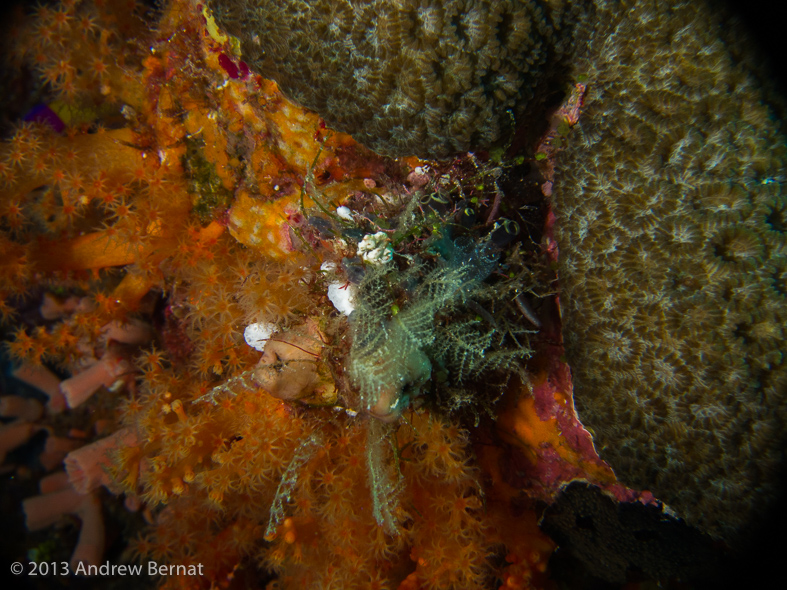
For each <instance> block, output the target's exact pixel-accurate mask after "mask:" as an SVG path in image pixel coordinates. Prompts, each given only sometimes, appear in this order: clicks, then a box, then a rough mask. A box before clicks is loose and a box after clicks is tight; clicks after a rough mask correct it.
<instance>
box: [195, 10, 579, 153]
mask: <svg viewBox="0 0 787 590" xmlns="http://www.w3.org/2000/svg"><path fill="white" fill-rule="evenodd" d="M209 4H210V7H211V10H212V12H213V14H214V16H215V17H216V20H217V21H218V22H219V23H220V24H221V25H222V27H223V28H224V29H225V30H227V31H228V32H229V33H231V34H232V35H234V36H236V37H237V38H238V39H240V41H241V48H242V52H243V57H244V59H245V60H246V61H247V62H248V63H249V65H251V66H252V67H253V68H254V69H255V70H256V71H257V72H259V73H261V74H263V75H265V76H266V77H269V78H272V79H274V80H276V82H277V83H278V84H279V86H280V87H281V89H282V91H283V92H284V93H285V94H287V95H288V96H289V97H290V98H291V99H293V100H295V101H296V102H299V103H300V104H302V105H303V106H306V107H308V108H310V109H312V110H314V111H316V112H318V113H319V114H320V115H321V116H322V117H323V118H324V119H325V121H326V122H327V123H328V125H330V126H331V127H333V128H334V129H337V130H339V131H344V132H346V133H350V134H351V135H352V136H353V137H354V138H355V139H356V140H358V141H360V142H361V143H363V144H365V145H366V146H367V147H369V148H371V149H373V150H375V151H377V152H379V153H382V154H386V155H391V156H402V155H407V156H409V155H418V156H422V157H437V158H439V157H444V156H447V155H450V154H453V153H456V152H461V151H467V150H469V149H478V148H487V147H490V146H493V145H494V144H496V143H501V142H502V141H504V140H505V139H506V138H507V136H508V135H510V133H511V131H513V127H514V119H515V118H516V117H519V116H520V115H522V114H523V113H525V112H528V111H530V110H532V109H533V107H534V105H535V104H536V103H537V102H538V96H539V91H543V90H544V89H545V87H546V86H547V84H548V80H547V76H548V75H556V73H558V72H559V71H560V70H561V68H559V67H557V66H558V65H559V64H560V62H561V60H562V59H563V58H565V56H566V54H567V52H568V50H569V48H570V41H571V34H570V33H571V30H572V24H573V23H574V22H575V21H576V20H577V14H578V8H577V6H578V5H581V4H585V3H578V2H574V3H568V2H563V1H562V0H559V1H557V2H548V3H547V2H540V1H536V0H393V1H392V0H373V1H369V0H314V1H310V2H306V1H303V0H286V1H284V0H242V1H239V0H211V1H210V3H209Z"/></svg>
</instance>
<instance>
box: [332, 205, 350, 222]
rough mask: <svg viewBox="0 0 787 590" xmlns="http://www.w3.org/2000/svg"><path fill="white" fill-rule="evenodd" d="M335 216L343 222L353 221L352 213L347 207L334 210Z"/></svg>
mask: <svg viewBox="0 0 787 590" xmlns="http://www.w3.org/2000/svg"><path fill="white" fill-rule="evenodd" d="M336 215H338V216H339V217H341V218H342V219H344V220H345V221H352V219H353V212H352V211H350V208H349V207H345V206H344V205H342V206H341V207H337V208H336Z"/></svg>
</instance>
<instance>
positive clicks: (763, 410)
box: [553, 1, 787, 543]
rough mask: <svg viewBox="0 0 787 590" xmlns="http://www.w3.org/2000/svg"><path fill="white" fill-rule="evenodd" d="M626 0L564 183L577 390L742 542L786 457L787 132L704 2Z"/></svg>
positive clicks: (717, 526)
mask: <svg viewBox="0 0 787 590" xmlns="http://www.w3.org/2000/svg"><path fill="white" fill-rule="evenodd" d="M612 4H613V3H612V2H604V1H600V2H597V3H596V8H597V17H598V18H597V21H596V22H597V23H598V24H597V29H596V30H595V31H592V32H589V33H588V34H589V38H590V41H589V45H588V47H589V49H588V51H587V53H586V54H583V55H582V56H581V58H577V60H576V62H575V71H576V72H577V73H582V74H585V75H586V76H587V77H588V92H587V95H586V102H585V108H584V111H583V114H582V117H581V119H580V123H579V125H578V126H577V127H575V129H574V130H573V131H572V134H571V136H570V138H569V141H568V145H567V147H566V149H565V150H564V151H563V153H562V154H560V156H559V163H558V170H557V173H556V178H555V190H554V195H553V199H554V203H553V205H554V208H555V211H556V214H557V216H558V222H557V224H556V228H557V238H558V243H559V244H560V269H559V273H560V277H561V288H562V295H561V302H562V304H563V306H564V310H563V312H564V333H565V338H566V346H567V353H568V358H569V361H570V363H571V367H572V371H573V375H574V382H575V399H576V404H577V407H578V411H579V415H580V417H581V419H582V421H583V423H584V424H585V425H587V426H588V427H589V428H591V429H592V431H593V432H594V434H595V442H596V445H597V448H598V450H599V453H600V455H601V457H602V458H604V459H605V460H607V461H608V462H609V463H610V464H611V465H612V467H613V469H614V470H615V473H616V474H617V475H618V476H619V477H620V478H621V480H622V481H624V482H625V483H626V484H627V485H630V486H635V487H639V488H645V489H649V490H652V491H653V493H654V494H655V495H656V496H657V497H658V498H660V499H662V500H663V501H665V502H666V503H667V504H668V505H669V506H670V507H671V508H673V509H674V510H675V511H676V512H677V513H678V514H679V515H680V516H682V517H684V518H686V520H688V521H689V522H690V523H691V524H694V525H696V526H698V527H699V528H700V529H702V530H704V531H707V532H709V533H711V534H712V535H714V536H715V537H718V538H723V539H725V540H728V541H730V542H733V543H735V542H736V541H739V540H740V538H741V535H742V534H743V533H745V530H746V529H747V527H748V526H750V524H751V523H752V522H756V521H757V520H758V518H759V517H761V516H762V513H763V512H764V511H765V510H767V507H768V504H769V502H770V501H771V500H773V499H774V498H775V495H776V493H777V491H778V490H777V489H776V478H777V475H778V473H777V472H778V470H779V469H780V468H781V467H782V466H781V465H780V462H781V461H782V455H781V451H780V449H781V448H782V445H783V440H782V439H783V436H784V432H785V421H786V420H787V399H786V398H787V361H786V360H785V358H784V348H785V345H784V338H785V334H784V326H785V320H787V223H785V221H786V220H787V191H785V188H784V180H785V174H786V173H787V147H786V146H785V137H784V135H783V134H782V133H781V132H780V129H782V128H783V127H782V124H781V122H780V121H779V120H778V119H777V115H776V113H777V112H778V109H777V108H774V107H773V106H772V105H769V104H768V102H767V100H765V99H766V98H767V97H766V95H765V94H764V91H763V89H762V88H760V86H759V83H758V82H757V72H755V71H754V68H753V67H752V65H751V62H749V61H747V59H746V58H745V54H744V56H743V59H741V54H740V53H738V50H739V49H740V47H735V48H731V47H730V45H729V44H725V43H723V42H722V40H721V38H720V35H721V34H722V33H721V32H720V31H721V25H722V23H721V21H720V18H721V17H719V16H718V15H712V14H711V13H710V11H709V10H708V8H707V6H706V5H705V4H704V3H701V2H691V3H682V4H679V3H674V2H657V3H655V4H654V3H644V2H630V3H626V4H629V5H630V10H626V11H624V10H621V9H620V7H619V6H618V7H617V8H615V9H614V10H613V8H612ZM667 9H669V11H668V10H667ZM623 14H625V15H626V16H625V17H622V16H620V15H623ZM724 24H725V26H727V25H729V23H724ZM632 39H636V40H637V42H636V43H632V42H631V40H632ZM733 50H734V51H735V55H733Z"/></svg>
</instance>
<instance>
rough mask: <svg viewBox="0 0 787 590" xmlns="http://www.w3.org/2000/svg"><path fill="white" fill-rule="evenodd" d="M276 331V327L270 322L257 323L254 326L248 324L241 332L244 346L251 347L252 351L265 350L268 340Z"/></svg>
mask: <svg viewBox="0 0 787 590" xmlns="http://www.w3.org/2000/svg"><path fill="white" fill-rule="evenodd" d="M275 331H276V326H275V325H274V324H271V323H270V322H259V323H256V324H249V325H248V326H246V329H245V330H244V331H243V337H244V338H245V339H246V344H248V345H249V346H251V347H252V348H253V349H254V350H259V351H260V352H262V349H263V348H265V345H266V344H267V343H268V339H269V338H270V337H271V335H272V334H273V333H274V332H275Z"/></svg>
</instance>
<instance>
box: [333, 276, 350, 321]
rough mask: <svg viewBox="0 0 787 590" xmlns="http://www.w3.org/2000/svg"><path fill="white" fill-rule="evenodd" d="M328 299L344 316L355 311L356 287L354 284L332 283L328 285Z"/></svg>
mask: <svg viewBox="0 0 787 590" xmlns="http://www.w3.org/2000/svg"><path fill="white" fill-rule="evenodd" d="M328 299H330V300H331V303H333V306H334V307H335V308H336V309H337V310H338V311H339V312H340V313H343V314H344V315H350V314H351V313H352V312H353V310H354V309H355V285H353V284H352V283H331V284H330V285H328Z"/></svg>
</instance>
